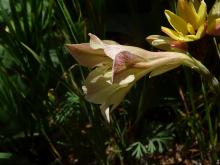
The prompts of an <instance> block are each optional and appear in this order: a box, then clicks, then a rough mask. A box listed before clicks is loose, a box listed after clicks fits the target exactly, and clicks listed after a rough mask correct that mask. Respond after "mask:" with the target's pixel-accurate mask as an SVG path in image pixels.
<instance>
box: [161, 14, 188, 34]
mask: <svg viewBox="0 0 220 165" xmlns="http://www.w3.org/2000/svg"><path fill="white" fill-rule="evenodd" d="M165 15H166V17H167V19H168V21H169V23H170V25H171V26H172V27H173V28H174V29H175V30H176V31H177V32H179V33H181V34H183V35H186V34H187V33H188V30H187V22H186V21H184V20H183V19H182V18H181V17H179V16H178V15H176V14H174V13H173V12H171V11H169V10H165Z"/></svg>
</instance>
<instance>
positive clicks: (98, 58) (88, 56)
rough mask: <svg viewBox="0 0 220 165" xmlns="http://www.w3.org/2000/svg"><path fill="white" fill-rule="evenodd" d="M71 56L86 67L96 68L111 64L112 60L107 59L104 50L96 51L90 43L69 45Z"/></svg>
mask: <svg viewBox="0 0 220 165" xmlns="http://www.w3.org/2000/svg"><path fill="white" fill-rule="evenodd" d="M66 46H67V48H68V50H69V52H70V54H71V55H72V56H73V57H74V58H75V60H76V61H77V62H78V63H79V64H81V65H83V66H85V67H90V68H92V67H95V66H98V65H103V64H111V63H112V60H111V59H110V58H109V57H107V56H106V55H105V53H104V51H103V50H101V49H98V50H94V49H92V48H91V47H90V45H89V44H88V43H83V44H67V45H66Z"/></svg>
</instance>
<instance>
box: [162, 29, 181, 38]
mask: <svg viewBox="0 0 220 165" xmlns="http://www.w3.org/2000/svg"><path fill="white" fill-rule="evenodd" d="M161 30H162V31H163V32H164V33H166V34H167V35H168V36H170V37H171V38H172V39H174V40H181V38H180V35H179V34H178V33H177V32H176V31H174V30H172V29H169V28H166V27H163V26H162V27H161Z"/></svg>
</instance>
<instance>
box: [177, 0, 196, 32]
mask: <svg viewBox="0 0 220 165" xmlns="http://www.w3.org/2000/svg"><path fill="white" fill-rule="evenodd" d="M177 13H178V14H179V16H180V17H182V18H183V19H184V20H185V21H186V22H189V23H190V24H191V25H192V26H193V27H194V28H195V29H197V22H196V20H197V19H198V18H197V13H196V9H195V7H194V4H193V3H192V1H191V0H189V2H188V0H178V2H177Z"/></svg>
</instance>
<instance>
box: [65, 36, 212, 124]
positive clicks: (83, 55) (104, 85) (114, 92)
mask: <svg viewBox="0 0 220 165" xmlns="http://www.w3.org/2000/svg"><path fill="white" fill-rule="evenodd" d="M89 35H90V43H82V44H69V45H67V48H68V49H69V51H70V53H71V54H72V56H73V57H74V58H75V59H76V60H77V61H78V62H79V63H80V64H81V65H83V66H86V67H90V68H94V67H95V69H94V70H92V71H91V72H90V74H89V75H88V77H87V78H86V82H85V86H84V87H83V89H84V92H85V95H86V96H85V97H86V99H87V100H88V101H90V102H92V103H96V104H101V106H100V108H101V111H102V114H103V115H104V116H105V118H106V119H107V120H108V121H110V117H109V111H110V110H113V109H115V108H116V107H117V106H118V105H119V104H120V103H121V102H122V100H123V99H124V97H125V95H126V94H127V93H128V91H129V90H130V89H131V87H132V86H133V85H134V84H135V82H137V81H138V80H139V79H140V78H142V77H143V76H144V75H146V74H149V77H154V76H158V75H160V74H162V73H165V72H168V71H170V70H172V69H175V68H177V67H179V66H180V65H185V66H188V67H190V68H192V69H195V70H197V71H199V72H202V73H204V74H208V73H209V71H208V70H207V69H206V68H205V67H204V66H203V65H202V64H201V63H200V62H199V61H197V60H196V59H194V58H192V57H189V56H188V55H186V54H184V53H178V52H150V51H147V50H144V49H142V48H138V47H133V46H125V45H119V44H117V43H115V42H113V41H108V42H107V41H102V40H100V39H99V38H98V37H96V36H95V35H93V34H89Z"/></svg>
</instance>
